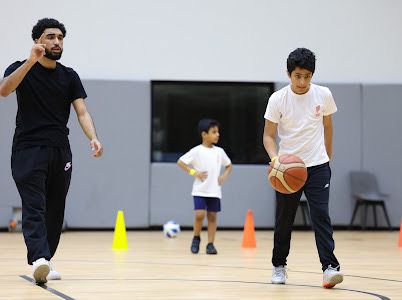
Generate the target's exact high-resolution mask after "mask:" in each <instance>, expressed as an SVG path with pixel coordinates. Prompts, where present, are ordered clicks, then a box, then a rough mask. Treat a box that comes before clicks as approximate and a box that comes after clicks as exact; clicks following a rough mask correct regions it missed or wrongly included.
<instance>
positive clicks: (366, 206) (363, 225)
mask: <svg viewBox="0 0 402 300" xmlns="http://www.w3.org/2000/svg"><path fill="white" fill-rule="evenodd" d="M367 209H368V204H364V215H363V223H362V229H363V230H366V221H367Z"/></svg>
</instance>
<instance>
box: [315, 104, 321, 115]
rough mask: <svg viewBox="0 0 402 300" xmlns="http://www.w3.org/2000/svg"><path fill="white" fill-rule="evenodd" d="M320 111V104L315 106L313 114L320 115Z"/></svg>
mask: <svg viewBox="0 0 402 300" xmlns="http://www.w3.org/2000/svg"><path fill="white" fill-rule="evenodd" d="M320 111H321V106H319V105H317V106H316V107H315V116H316V117H319V116H320Z"/></svg>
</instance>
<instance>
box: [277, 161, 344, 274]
mask: <svg viewBox="0 0 402 300" xmlns="http://www.w3.org/2000/svg"><path fill="white" fill-rule="evenodd" d="M307 172H308V177H307V181H306V184H305V185H304V187H303V188H302V189H301V190H300V191H298V192H296V193H293V194H282V193H279V192H276V221H275V233H274V249H273V254H272V264H273V265H274V266H275V267H278V266H281V265H286V258H287V256H288V255H289V249H290V239H291V235H292V227H293V222H294V219H295V216H296V211H297V208H298V206H299V202H300V197H301V195H302V192H303V191H304V194H305V195H306V198H307V201H308V204H309V208H310V215H311V221H312V226H313V230H314V233H315V242H316V245H317V250H318V255H319V257H320V262H321V265H322V270H323V271H324V270H326V269H327V267H328V266H329V265H331V266H332V267H334V268H336V267H338V266H339V262H338V260H337V259H336V257H335V255H334V249H335V242H334V239H333V238H332V233H333V230H332V225H331V219H330V217H329V212H328V202H329V188H330V179H331V169H330V167H329V163H325V164H322V165H318V166H313V167H309V168H307Z"/></svg>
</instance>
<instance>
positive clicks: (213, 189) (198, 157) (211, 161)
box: [180, 145, 231, 198]
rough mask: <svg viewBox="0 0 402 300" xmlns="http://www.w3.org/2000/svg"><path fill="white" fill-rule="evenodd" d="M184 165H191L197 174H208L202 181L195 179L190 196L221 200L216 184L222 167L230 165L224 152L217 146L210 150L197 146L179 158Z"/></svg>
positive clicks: (218, 187) (220, 191)
mask: <svg viewBox="0 0 402 300" xmlns="http://www.w3.org/2000/svg"><path fill="white" fill-rule="evenodd" d="M180 160H181V161H182V162H184V163H185V164H186V165H192V166H193V168H194V169H195V170H196V171H198V172H205V171H206V172H208V176H207V178H206V179H205V180H204V181H201V180H199V179H198V178H195V180H194V184H193V191H192V193H191V195H193V196H202V197H215V198H222V189H221V186H220V185H219V183H218V177H219V176H220V174H221V168H222V166H224V167H227V166H229V165H230V164H231V161H230V159H229V157H228V156H227V155H226V153H225V151H224V150H223V149H222V148H220V147H217V146H212V147H211V148H208V147H205V146H203V145H198V146H196V147H194V148H192V149H191V150H190V151H188V152H187V153H186V154H184V155H183V156H182V157H180Z"/></svg>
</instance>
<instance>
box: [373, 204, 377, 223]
mask: <svg viewBox="0 0 402 300" xmlns="http://www.w3.org/2000/svg"><path fill="white" fill-rule="evenodd" d="M373 217H374V226H375V227H377V212H376V205H373Z"/></svg>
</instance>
